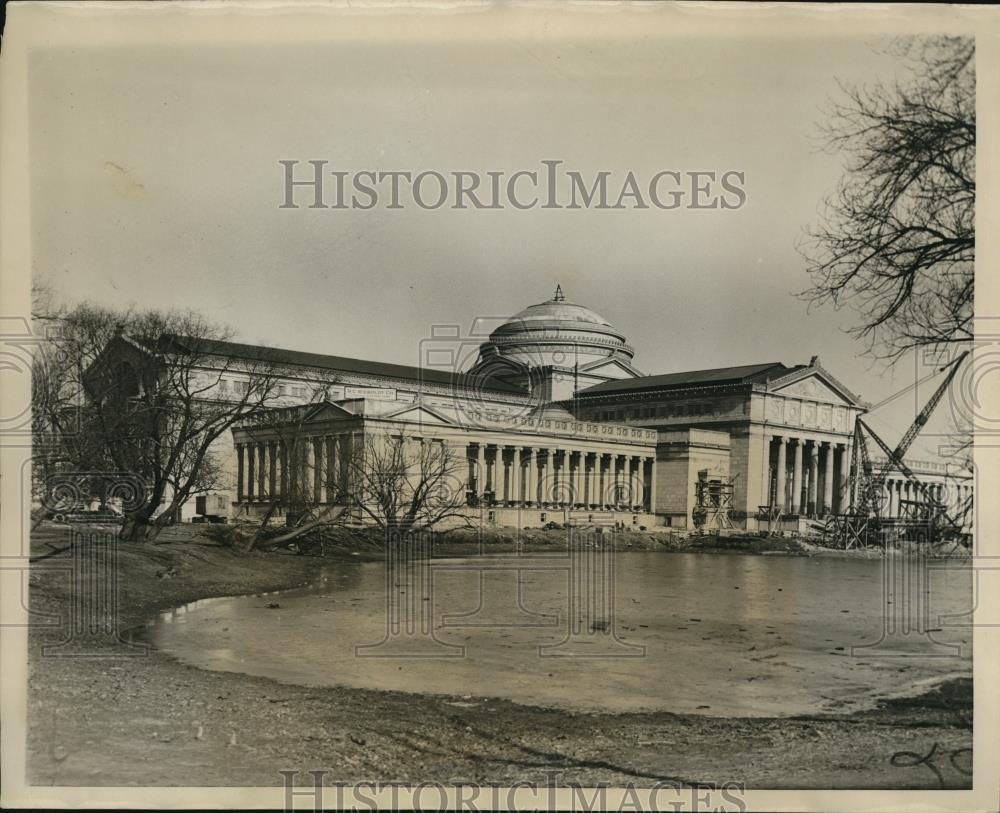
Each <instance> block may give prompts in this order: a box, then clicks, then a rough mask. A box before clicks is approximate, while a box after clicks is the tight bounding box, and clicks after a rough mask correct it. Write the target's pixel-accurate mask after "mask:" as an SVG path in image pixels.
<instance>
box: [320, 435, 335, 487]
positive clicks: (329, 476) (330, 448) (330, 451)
mask: <svg viewBox="0 0 1000 813" xmlns="http://www.w3.org/2000/svg"><path fill="white" fill-rule="evenodd" d="M324 442H325V443H326V456H325V460H326V470H325V471H324V472H323V480H324V481H325V484H326V502H327V504H333V503H336V502H337V443H336V441H335V440H334V439H333V438H332V437H331V436H330V435H327V436H326V439H325V441H324Z"/></svg>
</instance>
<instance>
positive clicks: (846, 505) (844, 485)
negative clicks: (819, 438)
mask: <svg viewBox="0 0 1000 813" xmlns="http://www.w3.org/2000/svg"><path fill="white" fill-rule="evenodd" d="M838 448H839V449H840V502H839V503H838V506H837V508H838V510H839V511H840V513H841V514H846V513H847V512H848V511H849V510H850V507H851V447H850V446H849V445H848V444H846V443H843V444H841V445H840V446H839V447H838Z"/></svg>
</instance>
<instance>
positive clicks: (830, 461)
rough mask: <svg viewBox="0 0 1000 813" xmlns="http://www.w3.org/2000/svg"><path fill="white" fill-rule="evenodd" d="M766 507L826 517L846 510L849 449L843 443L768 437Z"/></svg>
mask: <svg viewBox="0 0 1000 813" xmlns="http://www.w3.org/2000/svg"><path fill="white" fill-rule="evenodd" d="M767 459H768V462H769V469H768V470H769V472H770V478H769V481H768V504H769V505H772V506H773V507H775V508H778V509H780V510H781V512H782V513H783V514H797V515H807V516H825V515H826V514H829V513H831V512H837V513H839V512H842V511H846V510H847V506H848V503H849V496H848V486H849V483H850V469H851V450H850V446H848V444H847V442H846V440H845V441H844V442H837V441H832V440H823V439H821V438H803V437H796V436H790V435H771V436H770V438H769V443H768V458H767Z"/></svg>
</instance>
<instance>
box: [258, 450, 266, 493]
mask: <svg viewBox="0 0 1000 813" xmlns="http://www.w3.org/2000/svg"><path fill="white" fill-rule="evenodd" d="M267 496H268V493H267V444H266V443H258V444H257V499H258V500H266V499H267Z"/></svg>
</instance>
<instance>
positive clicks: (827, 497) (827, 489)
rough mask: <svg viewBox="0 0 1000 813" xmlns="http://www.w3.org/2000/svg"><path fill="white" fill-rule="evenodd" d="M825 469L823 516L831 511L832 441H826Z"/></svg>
mask: <svg viewBox="0 0 1000 813" xmlns="http://www.w3.org/2000/svg"><path fill="white" fill-rule="evenodd" d="M824 453H825V456H826V460H825V462H826V471H825V472H824V473H823V516H826V515H827V514H830V513H832V512H833V443H831V442H830V441H827V442H826V446H825V448H824Z"/></svg>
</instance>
